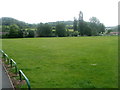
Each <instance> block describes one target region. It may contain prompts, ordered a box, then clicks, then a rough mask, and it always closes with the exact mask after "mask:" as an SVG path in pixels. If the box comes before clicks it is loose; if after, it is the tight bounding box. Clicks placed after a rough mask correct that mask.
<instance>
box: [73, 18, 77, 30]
mask: <svg viewBox="0 0 120 90" xmlns="http://www.w3.org/2000/svg"><path fill="white" fill-rule="evenodd" d="M73 29H74V31H77V19H76V18H74V22H73Z"/></svg>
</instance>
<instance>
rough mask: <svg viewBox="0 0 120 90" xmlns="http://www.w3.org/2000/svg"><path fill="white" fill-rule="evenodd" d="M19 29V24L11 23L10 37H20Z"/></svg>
mask: <svg viewBox="0 0 120 90" xmlns="http://www.w3.org/2000/svg"><path fill="white" fill-rule="evenodd" d="M18 31H19V27H18V25H16V24H13V25H10V31H9V35H8V37H10V38H16V37H18Z"/></svg>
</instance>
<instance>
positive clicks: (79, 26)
mask: <svg viewBox="0 0 120 90" xmlns="http://www.w3.org/2000/svg"><path fill="white" fill-rule="evenodd" d="M83 24H84V23H83V13H82V12H81V11H80V13H79V20H78V31H79V32H80V35H81V36H83V35H84V29H83V28H84V26H83Z"/></svg>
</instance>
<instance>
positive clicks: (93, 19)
mask: <svg viewBox="0 0 120 90" xmlns="http://www.w3.org/2000/svg"><path fill="white" fill-rule="evenodd" d="M89 21H90V22H91V23H94V24H99V23H100V21H99V19H97V18H96V17H91V18H90V19H89Z"/></svg>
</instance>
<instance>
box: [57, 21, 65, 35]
mask: <svg viewBox="0 0 120 90" xmlns="http://www.w3.org/2000/svg"><path fill="white" fill-rule="evenodd" d="M56 35H57V36H59V37H65V36H66V27H65V24H63V23H58V24H57V25H56Z"/></svg>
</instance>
